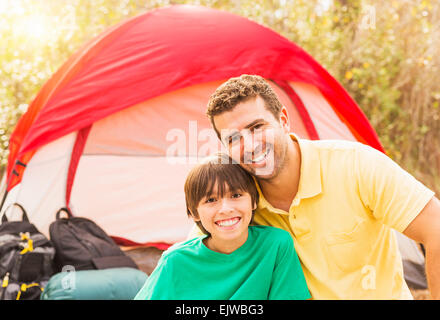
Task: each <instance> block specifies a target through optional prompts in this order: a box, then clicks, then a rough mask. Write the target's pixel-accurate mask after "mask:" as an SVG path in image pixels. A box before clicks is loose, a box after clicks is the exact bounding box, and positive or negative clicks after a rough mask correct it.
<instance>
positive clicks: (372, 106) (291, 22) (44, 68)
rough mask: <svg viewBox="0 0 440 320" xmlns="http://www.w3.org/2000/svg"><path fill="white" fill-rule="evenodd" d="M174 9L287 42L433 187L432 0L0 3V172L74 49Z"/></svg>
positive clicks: (439, 91) (437, 43) (438, 34)
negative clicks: (138, 18)
mask: <svg viewBox="0 0 440 320" xmlns="http://www.w3.org/2000/svg"><path fill="white" fill-rule="evenodd" d="M184 3H185V4H196V5H204V6H207V7H212V8H217V9H220V10H224V11H229V12H232V13H235V14H238V15H241V16H244V17H247V18H249V19H251V20H254V21H256V22H258V23H260V24H263V25H265V26H267V27H269V28H271V29H273V30H275V31H277V32H279V33H280V34H282V35H283V36H285V37H287V38H288V39H290V40H292V41H294V42H296V43H297V44H298V45H300V46H301V47H302V48H304V49H305V50H306V51H307V52H308V53H309V54H310V55H312V56H313V57H314V58H315V59H316V60H317V61H318V62H320V63H321V64H322V65H323V66H324V67H325V68H326V69H327V70H328V71H329V72H330V73H331V74H332V75H333V76H334V77H335V78H336V79H337V80H339V81H340V82H341V84H342V85H343V86H344V87H345V88H346V89H347V91H348V92H349V93H350V95H351V96H352V97H353V98H354V99H355V100H356V102H357V103H358V104H359V106H360V107H361V108H362V110H363V111H364V113H365V114H366V116H367V117H368V119H369V120H370V122H371V124H372V125H373V127H374V128H375V130H376V132H377V133H378V135H379V138H380V140H381V142H382V144H383V145H384V147H385V149H386V150H387V153H388V155H390V156H391V157H392V158H393V159H395V160H396V161H397V162H398V163H399V164H400V165H402V166H403V167H404V168H405V169H407V170H409V171H410V172H411V173H412V174H414V175H415V176H416V177H417V178H419V179H420V180H422V181H423V182H425V183H426V184H427V185H428V186H430V187H431V188H433V189H435V190H436V191H437V192H438V191H440V183H439V181H440V148H438V146H440V107H439V104H440V82H439V81H438V76H439V75H440V55H439V54H438V52H440V3H439V2H438V1H434V0H406V1H398V0H391V1H374V0H369V1H368V0H350V1H348V0H256V1H250V0H245V1H238V0H235V1H234V0H224V1H220V0H193V1H191V0H175V1H172V0H169V1H167V0H163V1H162V0H156V1H145V0H142V1H141V0H94V1H90V0H63V1H58V0H39V1H35V0H33V1H32V0H14V1H1V0H0V21H1V23H0V83H1V86H0V109H1V117H0V162H1V163H0V165H1V169H2V170H3V169H4V166H5V164H6V158H7V154H8V151H7V147H8V138H9V136H10V134H11V131H12V130H13V127H14V126H15V124H16V121H17V120H18V118H19V116H20V115H21V114H22V113H23V112H25V110H26V108H27V106H28V104H29V103H30V102H31V101H32V99H33V97H34V96H35V94H36V93H37V92H38V90H39V89H40V88H41V86H42V85H43V83H44V82H45V81H46V80H47V79H48V78H49V77H50V76H51V74H52V73H53V72H54V71H55V70H57V68H58V67H59V66H60V65H61V63H63V62H64V61H65V60H66V59H67V58H68V57H69V56H70V55H71V54H72V53H73V52H74V51H75V50H76V49H78V48H79V47H80V46H81V45H82V44H83V43H84V42H85V41H87V40H89V39H91V38H92V37H94V36H96V35H98V34H99V33H100V32H102V31H103V30H105V29H106V28H107V27H108V26H111V25H114V24H116V23H118V22H120V21H122V20H124V19H127V18H129V17H133V16H135V15H137V14H140V13H143V12H145V11H148V10H151V9H153V8H156V7H162V6H168V5H171V4H184ZM262 45H264V43H262Z"/></svg>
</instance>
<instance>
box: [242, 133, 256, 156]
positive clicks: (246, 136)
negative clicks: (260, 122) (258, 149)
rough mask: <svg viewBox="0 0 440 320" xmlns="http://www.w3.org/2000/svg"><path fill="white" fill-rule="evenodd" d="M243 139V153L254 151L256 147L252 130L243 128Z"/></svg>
mask: <svg viewBox="0 0 440 320" xmlns="http://www.w3.org/2000/svg"><path fill="white" fill-rule="evenodd" d="M241 136H242V140H241V152H242V154H245V153H249V152H253V149H254V137H253V135H252V132H251V131H250V130H243V132H242V134H241Z"/></svg>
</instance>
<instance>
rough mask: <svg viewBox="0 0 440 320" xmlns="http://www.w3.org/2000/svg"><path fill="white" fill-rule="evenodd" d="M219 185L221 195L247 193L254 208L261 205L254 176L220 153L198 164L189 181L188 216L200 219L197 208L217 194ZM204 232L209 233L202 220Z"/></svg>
mask: <svg viewBox="0 0 440 320" xmlns="http://www.w3.org/2000/svg"><path fill="white" fill-rule="evenodd" d="M216 186H217V194H216V195H215V196H216V197H218V198H222V197H224V195H225V193H226V192H227V191H230V192H247V193H249V195H250V196H251V200H252V207H255V206H256V205H257V204H258V199H259V194H258V190H257V187H256V185H255V182H254V179H253V178H252V176H251V175H250V174H249V173H248V172H246V171H245V170H244V169H243V168H242V167H241V166H240V165H239V164H238V163H236V162H234V160H232V159H231V158H230V157H229V156H228V155H227V154H224V153H217V154H215V155H213V156H210V157H207V158H206V159H204V161H202V163H201V164H198V165H196V166H195V167H194V168H193V169H192V170H191V171H190V172H189V174H188V176H187V178H186V181H185V187H184V190H185V201H186V208H187V214H188V216H191V215H193V216H195V217H196V218H199V214H198V212H197V207H198V206H199V203H200V201H201V200H202V199H204V198H209V197H210V196H213V195H214V194H213V191H214V188H215V187H216ZM196 224H197V226H198V227H199V228H200V230H201V231H202V232H204V233H205V234H207V235H209V232H208V231H206V230H205V228H203V225H202V224H201V222H200V221H197V222H196Z"/></svg>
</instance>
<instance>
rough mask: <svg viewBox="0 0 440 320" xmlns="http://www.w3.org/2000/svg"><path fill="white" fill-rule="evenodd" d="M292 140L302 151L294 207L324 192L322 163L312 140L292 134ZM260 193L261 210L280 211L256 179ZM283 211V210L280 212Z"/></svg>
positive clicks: (259, 205)
mask: <svg viewBox="0 0 440 320" xmlns="http://www.w3.org/2000/svg"><path fill="white" fill-rule="evenodd" d="M290 137H291V138H292V140H296V141H297V142H298V145H299V149H300V151H301V169H300V178H299V186H298V193H297V194H296V196H295V198H294V199H293V201H292V205H293V206H297V205H298V204H299V203H300V201H301V199H306V198H312V197H314V196H316V195H318V194H320V193H321V192H322V183H321V161H320V158H319V154H318V151H317V150H316V149H315V147H314V146H313V143H312V141H311V140H305V139H300V138H299V137H298V136H297V135H295V134H294V133H290ZM254 180H255V184H256V186H257V190H258V193H259V194H260V201H259V203H258V207H259V208H261V209H262V208H266V207H267V208H270V209H271V211H278V209H276V208H273V207H272V205H271V204H270V203H269V202H268V201H267V200H266V199H265V198H264V196H263V193H262V192H261V189H260V185H259V183H258V182H257V179H256V178H255V177H254ZM280 211H282V210H280Z"/></svg>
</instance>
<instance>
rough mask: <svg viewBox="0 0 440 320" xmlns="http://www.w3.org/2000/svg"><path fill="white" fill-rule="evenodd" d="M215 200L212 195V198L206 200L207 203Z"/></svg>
mask: <svg viewBox="0 0 440 320" xmlns="http://www.w3.org/2000/svg"><path fill="white" fill-rule="evenodd" d="M214 201H215V198H213V197H210V198H207V199H206V200H205V203H211V202H214Z"/></svg>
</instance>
